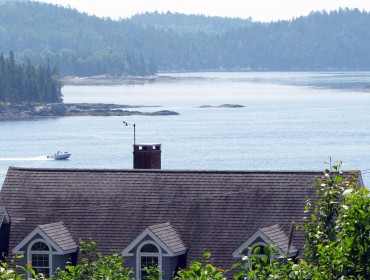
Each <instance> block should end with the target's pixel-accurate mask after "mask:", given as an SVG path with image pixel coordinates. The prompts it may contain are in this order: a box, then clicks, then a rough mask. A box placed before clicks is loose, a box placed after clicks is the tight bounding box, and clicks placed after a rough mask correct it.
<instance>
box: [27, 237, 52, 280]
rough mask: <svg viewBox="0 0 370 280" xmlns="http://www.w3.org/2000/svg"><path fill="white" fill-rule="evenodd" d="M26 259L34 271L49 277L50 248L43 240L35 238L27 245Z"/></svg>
mask: <svg viewBox="0 0 370 280" xmlns="http://www.w3.org/2000/svg"><path fill="white" fill-rule="evenodd" d="M27 260H28V262H29V263H30V264H31V267H32V269H33V270H34V271H35V272H36V273H42V274H43V275H44V276H45V277H50V275H51V272H50V267H51V265H50V263H51V248H50V246H49V245H47V244H46V243H45V241H44V240H41V239H37V240H34V241H33V242H31V244H30V245H29V246H28V253H27Z"/></svg>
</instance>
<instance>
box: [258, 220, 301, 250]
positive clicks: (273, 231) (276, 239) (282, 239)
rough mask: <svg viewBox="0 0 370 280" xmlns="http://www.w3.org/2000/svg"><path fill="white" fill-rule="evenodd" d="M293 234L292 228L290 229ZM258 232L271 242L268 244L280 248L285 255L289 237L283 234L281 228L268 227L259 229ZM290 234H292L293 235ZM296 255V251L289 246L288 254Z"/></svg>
mask: <svg viewBox="0 0 370 280" xmlns="http://www.w3.org/2000/svg"><path fill="white" fill-rule="evenodd" d="M292 230H293V232H294V228H293V229H292ZM260 231H261V232H262V233H263V234H264V235H265V236H266V237H267V238H269V239H270V240H271V242H270V244H271V245H273V244H276V245H277V247H278V248H280V249H281V250H282V251H283V252H284V254H287V252H288V247H289V236H288V235H287V234H286V233H285V231H284V230H283V228H282V227H281V226H280V225H278V224H276V225H273V226H270V227H266V228H261V229H260ZM293 232H292V233H291V234H294V233H293ZM297 253H298V249H297V248H296V247H295V246H294V244H291V245H290V247H289V254H293V255H296V254H297Z"/></svg>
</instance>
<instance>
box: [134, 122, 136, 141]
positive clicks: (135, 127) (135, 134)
mask: <svg viewBox="0 0 370 280" xmlns="http://www.w3.org/2000/svg"><path fill="white" fill-rule="evenodd" d="M134 145H136V125H135V124H134Z"/></svg>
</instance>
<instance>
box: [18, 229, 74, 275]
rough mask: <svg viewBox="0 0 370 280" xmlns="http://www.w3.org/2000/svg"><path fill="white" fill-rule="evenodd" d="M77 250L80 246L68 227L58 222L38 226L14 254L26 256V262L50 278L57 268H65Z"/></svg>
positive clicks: (19, 244) (20, 243)
mask: <svg viewBox="0 0 370 280" xmlns="http://www.w3.org/2000/svg"><path fill="white" fill-rule="evenodd" d="M77 250H78V245H77V243H76V242H75V241H74V239H73V237H72V234H71V233H70V232H69V230H68V228H67V227H66V225H65V224H64V223H63V222H56V223H51V224H45V225H39V226H37V227H36V228H35V229H34V230H33V231H32V232H31V233H30V234H28V235H27V236H26V237H25V238H24V239H23V240H22V241H21V242H19V243H18V245H17V246H16V247H15V248H14V249H13V253H14V254H23V255H25V260H24V261H26V263H30V264H31V266H32V268H33V269H34V270H35V271H36V272H41V273H43V274H44V275H45V276H46V277H50V276H52V275H53V273H54V271H55V269H56V268H57V267H64V266H65V265H66V263H67V261H68V260H69V259H70V258H71V254H73V253H75V252H77ZM23 265H24V264H23Z"/></svg>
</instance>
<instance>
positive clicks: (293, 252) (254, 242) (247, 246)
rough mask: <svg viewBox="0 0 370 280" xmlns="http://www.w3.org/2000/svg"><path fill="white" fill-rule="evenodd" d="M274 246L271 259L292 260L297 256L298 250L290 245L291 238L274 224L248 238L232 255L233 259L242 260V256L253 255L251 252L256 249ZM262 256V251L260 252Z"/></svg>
mask: <svg viewBox="0 0 370 280" xmlns="http://www.w3.org/2000/svg"><path fill="white" fill-rule="evenodd" d="M272 245H275V247H274V250H275V251H276V255H275V256H271V257H272V258H275V257H280V256H284V257H287V258H293V257H296V256H297V255H298V250H297V248H296V247H295V246H294V244H291V238H290V237H289V236H288V235H287V234H286V233H285V231H284V230H283V228H282V227H281V226H280V225H278V224H276V225H273V226H270V227H265V228H261V229H259V230H257V231H256V232H255V233H254V234H253V235H252V236H251V237H250V238H248V239H247V240H246V241H245V242H244V243H243V244H242V245H241V246H240V247H239V248H238V249H236V250H235V251H234V253H233V257H234V258H242V257H244V256H251V255H253V251H254V249H255V248H256V247H261V249H263V248H264V247H266V246H272ZM260 252H261V254H260V255H258V256H261V257H262V256H263V250H261V251H260Z"/></svg>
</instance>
